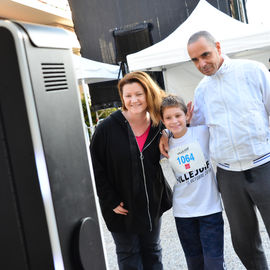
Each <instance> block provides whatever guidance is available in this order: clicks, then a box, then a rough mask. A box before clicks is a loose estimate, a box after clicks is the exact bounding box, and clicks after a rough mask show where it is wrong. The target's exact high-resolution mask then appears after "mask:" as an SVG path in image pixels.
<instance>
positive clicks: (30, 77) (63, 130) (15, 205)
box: [0, 20, 106, 270]
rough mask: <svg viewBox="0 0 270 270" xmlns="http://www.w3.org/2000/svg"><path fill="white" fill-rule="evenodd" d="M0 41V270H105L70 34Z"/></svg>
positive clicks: (3, 27)
mask: <svg viewBox="0 0 270 270" xmlns="http://www.w3.org/2000/svg"><path fill="white" fill-rule="evenodd" d="M0 39H1V42H0V216H1V222H0V254H1V260H0V269H5V270H9V269H10V270H17V269H18V270H43V269H44V270H51V269H55V270H63V269H66V270H68V269H71V270H73V269H84V270H87V269H91V270H103V269H106V260H105V256H104V249H103V244H102V237H101V231H100V226H99V218H98V210H97V208H96V196H95V187H94V185H93V184H92V180H93V173H92V168H91V165H90V164H91V162H90V155H89V150H88V146H87V144H86V140H85V132H84V128H83V120H82V119H83V118H82V109H81V106H80V101H79V94H78V87H77V83H76V78H75V73H74V68H73V62H72V52H71V48H70V42H69V37H68V34H67V33H66V31H65V30H62V29H59V28H53V27H45V26H40V25H34V24H24V23H18V22H11V21H4V20H0Z"/></svg>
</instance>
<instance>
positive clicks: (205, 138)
mask: <svg viewBox="0 0 270 270" xmlns="http://www.w3.org/2000/svg"><path fill="white" fill-rule="evenodd" d="M168 154H169V160H167V161H166V160H164V159H163V160H161V167H162V169H163V172H164V176H165V177H166V178H172V177H174V179H175V184H174V188H173V214H174V216H175V217H199V216H206V215H210V214H214V213H217V212H220V211H222V206H221V199H220V194H219V192H218V189H217V183H216V179H215V175H214V172H213V168H212V165H211V163H210V157H209V131H208V127H207V126H196V127H190V128H188V130H187V132H186V134H185V135H184V136H183V137H181V138H170V140H169V153H168ZM164 161H165V162H164ZM162 163H163V164H162ZM166 163H169V165H170V166H168V164H167V168H165V167H166ZM168 167H169V168H168ZM170 170H171V171H170ZM167 180H168V181H169V182H171V179H167Z"/></svg>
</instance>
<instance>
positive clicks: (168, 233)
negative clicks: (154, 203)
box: [102, 210, 270, 270]
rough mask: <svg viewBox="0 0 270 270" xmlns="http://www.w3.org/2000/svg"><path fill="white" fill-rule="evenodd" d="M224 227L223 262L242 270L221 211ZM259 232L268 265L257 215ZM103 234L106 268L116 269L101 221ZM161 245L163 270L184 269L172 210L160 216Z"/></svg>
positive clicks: (268, 248) (269, 251)
mask: <svg viewBox="0 0 270 270" xmlns="http://www.w3.org/2000/svg"><path fill="white" fill-rule="evenodd" d="M223 217H224V222H225V227H224V253H225V263H226V267H227V270H244V269H245V267H244V266H243V265H242V263H241V262H240V260H239V259H238V257H237V255H236V254H235V252H234V250H233V247H232V243H231V236H230V230H229V225H228V221H227V218H226V215H225V212H223ZM259 223H260V232H261V237H262V241H263V246H264V251H265V254H266V257H267V260H268V264H269V266H270V241H269V238H268V234H267V231H266V229H265V227H264V225H263V222H262V220H261V218H260V216H259ZM102 228H103V236H104V240H105V249H106V256H107V261H108V267H109V269H108V270H118V266H117V259H116V254H115V245H114V242H113V239H112V237H111V234H110V232H109V231H108V230H107V229H106V226H105V224H104V223H102ZM161 245H162V248H163V252H162V254H163V265H164V270H185V269H187V266H186V261H185V257H184V253H183V250H182V248H181V245H180V242H179V239H178V235H177V232H176V227H175V222H174V218H173V214H172V210H169V211H167V212H166V213H165V214H163V216H162V226H161Z"/></svg>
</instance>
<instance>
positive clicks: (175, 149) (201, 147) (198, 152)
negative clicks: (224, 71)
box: [160, 95, 225, 270]
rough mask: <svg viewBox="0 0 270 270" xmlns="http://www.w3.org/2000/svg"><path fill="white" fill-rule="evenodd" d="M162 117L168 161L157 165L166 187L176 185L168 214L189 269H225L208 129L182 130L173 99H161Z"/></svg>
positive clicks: (183, 116)
mask: <svg viewBox="0 0 270 270" xmlns="http://www.w3.org/2000/svg"><path fill="white" fill-rule="evenodd" d="M161 117H162V121H163V123H164V125H165V126H166V128H167V129H168V130H169V131H170V132H171V133H172V135H173V136H172V137H171V138H170V139H169V152H168V154H169V159H166V158H163V159H161V161H160V164H161V167H162V170H163V173H164V176H165V177H166V178H167V181H170V182H171V180H172V179H171V178H174V179H175V185H174V192H173V214H174V217H175V222H176V227H177V232H178V236H179V239H180V242H181V244H182V247H183V250H184V253H185V257H186V261H187V265H188V269H189V270H206V269H207V270H221V269H225V265H224V255H223V246H224V239H223V225H224V223H223V218H222V206H221V200H220V195H219V192H218V190H217V184H216V180H215V177H214V173H213V169H212V166H211V162H210V158H209V144H208V142H209V132H208V128H207V127H206V126H197V127H190V128H187V107H186V105H185V103H184V102H183V101H182V100H181V99H180V98H178V97H177V96H173V95H169V96H167V97H165V98H164V99H163V102H162V104H161Z"/></svg>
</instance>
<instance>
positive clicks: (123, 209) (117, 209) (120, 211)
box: [113, 202, 128, 216]
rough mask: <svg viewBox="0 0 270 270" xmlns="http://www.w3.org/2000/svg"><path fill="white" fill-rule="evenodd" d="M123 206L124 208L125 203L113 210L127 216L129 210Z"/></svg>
mask: <svg viewBox="0 0 270 270" xmlns="http://www.w3.org/2000/svg"><path fill="white" fill-rule="evenodd" d="M123 206H124V203H123V202H121V203H120V204H119V205H118V206H117V207H115V208H114V209H113V211H114V213H116V214H119V215H125V216H126V215H127V214H128V210H127V209H125V208H124V207H123Z"/></svg>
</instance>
